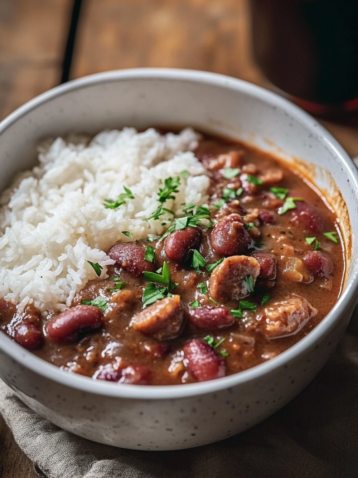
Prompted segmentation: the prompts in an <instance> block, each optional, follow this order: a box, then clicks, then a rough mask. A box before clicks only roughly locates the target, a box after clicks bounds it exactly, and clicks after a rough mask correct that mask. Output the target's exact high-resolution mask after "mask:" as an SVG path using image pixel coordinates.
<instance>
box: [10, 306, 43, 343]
mask: <svg viewBox="0 0 358 478" xmlns="http://www.w3.org/2000/svg"><path fill="white" fill-rule="evenodd" d="M9 329H10V334H11V336H12V337H13V338H14V340H15V342H17V343H18V344H19V345H21V346H22V347H24V348H25V349H35V348H37V347H38V346H39V345H40V344H41V342H42V333H41V320H40V311H39V310H38V309H36V307H34V306H29V307H27V308H26V309H25V310H24V312H22V313H21V314H15V315H14V317H13V319H12V321H11V323H10V326H9Z"/></svg>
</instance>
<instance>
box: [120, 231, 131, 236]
mask: <svg viewBox="0 0 358 478" xmlns="http://www.w3.org/2000/svg"><path fill="white" fill-rule="evenodd" d="M122 234H124V235H125V236H127V237H133V234H132V233H131V232H129V231H122Z"/></svg>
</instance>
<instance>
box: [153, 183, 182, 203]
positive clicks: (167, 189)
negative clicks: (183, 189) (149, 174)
mask: <svg viewBox="0 0 358 478" xmlns="http://www.w3.org/2000/svg"><path fill="white" fill-rule="evenodd" d="M179 185H180V178H179V176H175V177H174V178H167V179H165V181H164V188H160V189H159V193H158V201H159V202H160V203H162V204H164V203H165V201H167V200H168V199H175V196H173V193H178V192H179V191H178V186H179Z"/></svg>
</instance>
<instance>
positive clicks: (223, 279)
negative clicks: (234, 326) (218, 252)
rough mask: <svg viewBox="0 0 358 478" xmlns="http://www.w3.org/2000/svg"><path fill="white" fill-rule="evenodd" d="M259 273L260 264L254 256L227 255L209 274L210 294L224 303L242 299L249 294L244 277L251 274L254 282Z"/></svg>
mask: <svg viewBox="0 0 358 478" xmlns="http://www.w3.org/2000/svg"><path fill="white" fill-rule="evenodd" d="M259 274H260V264H259V263H258V261H257V260H256V259H255V258H254V257H248V256H233V257H228V258H227V259H225V260H224V261H223V262H222V263H221V264H219V265H218V266H217V267H216V268H215V269H214V271H213V273H212V274H211V277H210V285H209V288H210V295H211V297H212V298H213V299H214V300H216V301H217V302H224V303H225V302H229V301H230V300H239V299H242V298H243V297H246V296H247V295H248V294H249V291H248V290H247V288H246V287H245V284H243V281H244V279H246V278H247V277H248V276H251V277H252V279H253V281H254V284H255V282H256V279H257V278H258V276H259Z"/></svg>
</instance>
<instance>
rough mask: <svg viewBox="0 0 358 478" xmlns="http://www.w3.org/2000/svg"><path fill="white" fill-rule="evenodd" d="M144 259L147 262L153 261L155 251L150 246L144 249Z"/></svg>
mask: <svg viewBox="0 0 358 478" xmlns="http://www.w3.org/2000/svg"><path fill="white" fill-rule="evenodd" d="M144 259H145V260H146V261H149V262H154V261H155V249H154V247H152V246H147V247H146V248H145V254H144Z"/></svg>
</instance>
